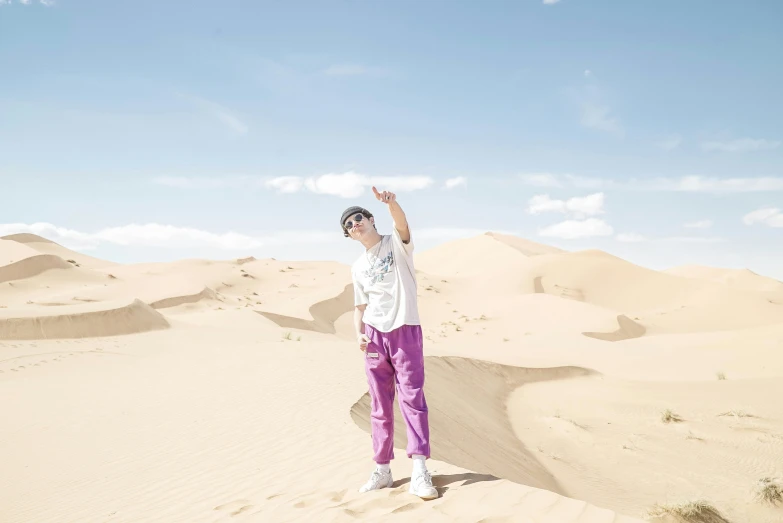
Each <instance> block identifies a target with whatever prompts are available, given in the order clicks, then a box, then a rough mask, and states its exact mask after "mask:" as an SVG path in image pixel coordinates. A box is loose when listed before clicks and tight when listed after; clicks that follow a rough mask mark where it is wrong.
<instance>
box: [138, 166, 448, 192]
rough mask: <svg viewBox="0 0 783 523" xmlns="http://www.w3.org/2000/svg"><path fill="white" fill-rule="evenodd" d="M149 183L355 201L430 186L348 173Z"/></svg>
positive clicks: (428, 181)
mask: <svg viewBox="0 0 783 523" xmlns="http://www.w3.org/2000/svg"><path fill="white" fill-rule="evenodd" d="M152 183H155V184H157V185H165V186H168V187H177V188H182V189H218V188H255V187H265V188H267V189H273V190H276V191H277V192H279V193H295V192H299V191H301V190H304V189H306V190H308V191H310V192H313V193H316V194H328V195H332V196H339V197H341V198H356V197H358V196H361V195H362V194H364V193H365V192H366V191H367V188H369V187H372V186H373V185H374V186H376V187H377V188H378V190H379V191H382V190H386V191H392V192H410V191H417V190H420V189H426V188H427V187H429V186H431V185H432V184H433V183H434V180H433V179H432V178H430V177H428V176H367V175H364V174H359V173H355V172H352V171H349V172H345V173H341V174H322V175H320V176H311V177H307V178H305V177H301V176H278V177H276V178H264V177H260V176H221V177H211V178H210V177H187V176H160V177H157V178H153V179H152Z"/></svg>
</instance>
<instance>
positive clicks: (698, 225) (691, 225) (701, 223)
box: [683, 220, 712, 229]
mask: <svg viewBox="0 0 783 523" xmlns="http://www.w3.org/2000/svg"><path fill="white" fill-rule="evenodd" d="M683 227H685V228H687V229H709V228H710V227H712V220H698V221H695V222H688V223H685V224H683Z"/></svg>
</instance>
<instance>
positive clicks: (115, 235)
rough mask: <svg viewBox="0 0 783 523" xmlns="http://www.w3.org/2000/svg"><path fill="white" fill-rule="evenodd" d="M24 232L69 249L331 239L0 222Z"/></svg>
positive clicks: (153, 226) (3, 228) (2, 231)
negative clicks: (79, 228) (84, 228)
mask: <svg viewBox="0 0 783 523" xmlns="http://www.w3.org/2000/svg"><path fill="white" fill-rule="evenodd" d="M23 232H26V233H32V234H37V235H39V236H43V237H44V238H47V239H49V240H52V241H54V242H57V243H60V244H62V245H64V246H66V247H69V248H71V249H79V250H90V249H94V248H96V247H98V246H99V245H101V244H114V245H123V246H146V247H167V248H187V247H210V248H215V249H222V250H248V249H255V248H259V247H265V246H269V245H282V244H292V243H312V242H326V241H331V240H332V239H334V233H331V232H317V231H309V232H308V231H297V232H292V231H278V232H275V233H274V234H272V235H266V236H249V235H246V234H241V233H237V232H233V231H229V232H224V233H214V232H209V231H204V230H200V229H194V228H190V227H177V226H173V225H161V224H157V223H146V224H135V223H134V224H129V225H123V226H120V227H109V228H105V229H101V230H99V231H97V232H93V233H88V232H82V231H76V230H73V229H68V228H65V227H58V226H56V225H53V224H51V223H33V224H24V223H10V224H0V236H5V235H8V234H15V233H23Z"/></svg>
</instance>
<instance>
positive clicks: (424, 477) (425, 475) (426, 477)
mask: <svg viewBox="0 0 783 523" xmlns="http://www.w3.org/2000/svg"><path fill="white" fill-rule="evenodd" d="M421 482H424V484H426V485H427V486H428V487H431V486H432V474H430V471H429V470H425V471H424V472H422V473H421V474H418V475H417V476H416V483H417V484H418V483H421Z"/></svg>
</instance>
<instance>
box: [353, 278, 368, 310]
mask: <svg viewBox="0 0 783 523" xmlns="http://www.w3.org/2000/svg"><path fill="white" fill-rule="evenodd" d="M351 279H352V280H353V304H354V305H367V303H369V301H370V300H369V298H368V297H367V293H366V292H364V288H363V287H362V284H361V282H360V281H359V279H358V278H357V277H356V273H355V272H354V271H351Z"/></svg>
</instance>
